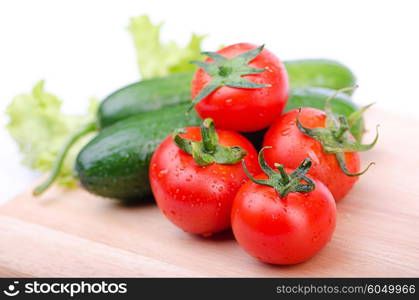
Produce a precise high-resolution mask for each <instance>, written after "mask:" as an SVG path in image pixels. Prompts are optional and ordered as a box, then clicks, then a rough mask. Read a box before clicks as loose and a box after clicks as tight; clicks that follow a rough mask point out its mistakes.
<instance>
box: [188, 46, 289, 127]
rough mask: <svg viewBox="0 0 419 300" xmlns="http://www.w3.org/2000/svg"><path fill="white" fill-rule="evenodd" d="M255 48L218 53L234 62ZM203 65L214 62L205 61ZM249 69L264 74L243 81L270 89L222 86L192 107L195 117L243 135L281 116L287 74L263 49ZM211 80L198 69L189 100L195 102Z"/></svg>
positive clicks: (236, 48) (228, 49)
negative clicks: (209, 120) (194, 109)
mask: <svg viewBox="0 0 419 300" xmlns="http://www.w3.org/2000/svg"><path fill="white" fill-rule="evenodd" d="M255 48H256V46H255V45H252V44H247V43H240V44H235V45H231V46H228V47H225V48H223V49H221V50H219V51H218V52H217V53H219V54H221V55H223V56H225V57H227V58H233V57H236V56H237V55H239V54H242V53H244V52H246V51H249V50H251V49H255ZM206 62H213V60H212V59H210V58H208V59H207V60H206ZM248 65H249V66H250V67H253V68H266V70H265V71H263V72H261V73H257V74H250V75H245V76H242V77H243V78H244V79H247V80H249V81H251V82H253V83H257V84H266V85H269V86H268V87H262V88H237V87H230V86H221V87H219V88H218V89H216V90H215V91H214V92H212V93H211V94H209V95H208V96H207V97H205V98H204V99H203V100H201V101H200V102H198V104H197V105H196V106H195V108H196V111H197V112H198V114H199V115H200V116H201V117H202V118H207V117H210V118H212V119H213V120H214V122H215V125H216V126H217V128H223V129H230V130H235V131H243V132H252V131H257V130H260V129H263V128H265V127H267V126H269V125H270V124H271V123H272V122H273V120H274V119H275V118H276V117H277V116H279V115H280V114H281V112H282V110H283V109H284V107H285V105H286V103H287V97H288V76H287V72H286V70H285V67H284V65H283V64H282V63H281V62H280V61H279V60H278V58H277V57H276V56H275V55H274V54H272V53H271V52H269V51H268V50H266V49H263V50H262V52H260V53H259V54H258V55H257V56H256V58H254V59H253V60H251V62H250V63H249V64H248ZM211 80H212V78H211V76H210V75H209V74H208V73H207V72H206V71H204V70H203V69H202V68H201V69H199V70H198V71H197V72H196V74H195V77H194V79H193V82H192V98H195V97H196V96H197V95H198V93H199V92H201V90H202V89H203V88H204V87H205V86H206V85H207V84H208V83H209V82H210V81H211Z"/></svg>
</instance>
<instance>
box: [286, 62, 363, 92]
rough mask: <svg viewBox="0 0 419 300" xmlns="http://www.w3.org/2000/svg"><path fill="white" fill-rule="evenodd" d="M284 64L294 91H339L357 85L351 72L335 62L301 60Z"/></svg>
mask: <svg viewBox="0 0 419 300" xmlns="http://www.w3.org/2000/svg"><path fill="white" fill-rule="evenodd" d="M284 64H285V67H286V69H287V72H288V78H289V82H290V87H291V88H293V89H298V88H304V87H323V88H329V89H333V90H339V89H342V88H345V87H352V86H355V85H356V78H355V76H354V74H353V73H352V72H351V70H350V69H349V68H347V67H346V66H345V65H343V64H341V63H339V62H337V61H334V60H329V59H301V60H290V61H285V62H284ZM347 93H348V94H351V93H352V92H347Z"/></svg>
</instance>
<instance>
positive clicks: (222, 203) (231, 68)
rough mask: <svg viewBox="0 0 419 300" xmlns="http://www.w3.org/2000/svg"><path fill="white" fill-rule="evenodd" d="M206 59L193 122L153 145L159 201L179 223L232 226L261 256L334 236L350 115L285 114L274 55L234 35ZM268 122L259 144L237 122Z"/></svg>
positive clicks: (195, 91)
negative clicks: (198, 120) (258, 146)
mask: <svg viewBox="0 0 419 300" xmlns="http://www.w3.org/2000/svg"><path fill="white" fill-rule="evenodd" d="M205 54H207V55H208V59H207V60H206V61H203V62H195V63H196V64H197V65H198V66H199V67H200V69H199V70H198V71H197V72H196V74H195V77H194V80H193V83H192V86H193V87H192V98H193V103H192V104H193V105H195V109H196V111H197V112H198V114H199V115H200V116H201V117H202V118H203V119H204V120H203V123H202V125H201V126H200V127H190V128H185V129H181V130H176V131H175V132H174V133H173V134H172V135H171V136H168V137H167V138H166V139H165V140H164V141H163V142H162V144H161V145H160V146H159V147H158V149H157V150H156V152H155V153H154V155H153V157H152V160H151V164H150V182H151V187H152V190H153V194H154V197H155V199H156V201H157V204H158V206H159V208H160V209H161V211H162V212H163V213H164V214H165V215H166V216H167V218H169V220H170V221H172V222H173V223H174V224H175V225H176V226H178V227H180V228H181V229H183V230H184V231H186V232H189V233H194V234H200V235H203V236H209V235H211V234H213V233H216V232H219V231H223V230H226V229H229V228H230V227H231V228H232V230H233V233H234V236H235V238H236V240H237V242H238V243H239V244H240V245H241V246H242V247H243V248H244V249H245V250H246V251H247V252H248V253H249V254H251V255H253V256H255V257H257V258H258V259H259V260H261V261H264V262H268V263H273V264H295V263H299V262H303V261H305V260H307V259H308V258H310V257H312V256H313V255H314V254H316V253H317V252H318V251H319V250H320V249H321V248H323V247H324V246H325V245H326V244H327V242H328V241H329V240H330V239H331V236H332V234H333V232H334V229H335V224H336V204H335V201H339V200H341V199H342V198H343V197H344V196H345V195H346V194H347V193H348V191H349V190H350V189H351V188H352V186H353V185H354V183H355V182H356V180H357V179H358V175H360V174H361V173H362V172H360V158H359V155H358V153H357V151H358V150H359V151H363V150H366V149H367V148H368V149H369V148H371V147H372V146H373V144H375V141H374V143H372V144H371V145H360V144H359V143H357V142H356V141H355V139H354V138H353V137H352V136H351V134H350V132H349V130H348V129H349V127H348V122H347V120H345V118H343V117H342V116H339V117H337V116H335V115H334V114H333V113H332V112H331V110H330V107H328V104H326V107H325V111H321V110H318V109H314V108H301V109H299V110H292V111H289V112H287V113H285V114H282V111H283V109H284V107H285V105H286V102H287V95H288V78H287V73H286V70H285V68H284V66H283V64H282V63H281V62H280V61H279V59H278V58H277V57H276V56H275V55H274V54H272V53H271V52H269V51H268V50H267V49H264V48H263V46H261V47H256V46H254V45H251V44H244V43H241V44H235V45H231V46H228V47H225V48H223V49H221V50H219V51H218V52H207V53H205ZM267 127H269V129H268V130H267V132H266V134H265V136H264V141H263V148H262V149H261V150H260V151H259V154H258V153H257V150H256V149H255V147H254V146H253V145H252V143H251V142H250V141H249V140H248V139H246V138H245V137H244V136H242V135H241V134H239V133H238V132H254V131H258V130H261V129H264V128H267Z"/></svg>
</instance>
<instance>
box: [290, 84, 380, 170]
mask: <svg viewBox="0 0 419 300" xmlns="http://www.w3.org/2000/svg"><path fill="white" fill-rule="evenodd" d="M353 89H354V88H344V89H341V90H338V91H336V93H335V94H334V95H331V96H330V97H329V98H327V100H326V102H325V107H324V111H325V113H326V126H325V127H324V128H323V127H318V128H306V127H304V126H303V125H302V124H301V123H300V120H299V118H297V122H296V125H297V127H298V129H299V130H300V131H301V132H302V133H304V134H305V135H307V136H310V137H312V138H314V139H315V140H317V141H319V142H320V144H321V145H322V148H323V151H324V152H325V153H328V154H335V156H336V159H337V161H338V163H339V166H340V168H341V169H342V171H343V173H345V174H346V175H347V176H359V175H362V174H364V173H365V172H366V171H367V170H368V169H369V167H370V166H371V165H373V164H374V163H373V162H372V163H370V164H369V165H368V166H367V167H366V168H365V170H363V171H361V172H359V173H350V172H349V170H348V168H347V167H346V162H345V153H346V152H361V151H367V150H369V149H371V148H372V147H374V145H375V144H376V143H377V141H378V125H377V127H376V131H377V134H376V136H375V138H374V140H373V142H372V143H371V144H361V143H359V142H358V141H356V140H355V139H354V138H353V137H352V136H351V133H350V128H351V126H353V124H355V122H356V121H357V120H359V119H360V118H361V116H362V114H363V113H364V112H365V111H366V110H367V109H368V108H369V107H370V106H371V105H372V104H369V105H367V106H365V107H362V108H361V109H360V110H358V111H356V112H354V113H352V114H351V115H350V116H349V117H348V118H346V117H345V116H343V115H338V116H336V115H335V114H334V113H333V112H332V108H331V105H330V100H331V99H333V98H334V97H335V96H336V95H337V94H338V93H340V92H345V91H348V90H353ZM300 111H301V108H300Z"/></svg>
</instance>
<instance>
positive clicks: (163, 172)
mask: <svg viewBox="0 0 419 300" xmlns="http://www.w3.org/2000/svg"><path fill="white" fill-rule="evenodd" d="M168 172H169V171H168V170H167V169H163V170H161V171H160V172H159V173H158V174H157V177H159V178H162V177H163V176H164V175H166V174H167V173H168Z"/></svg>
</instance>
